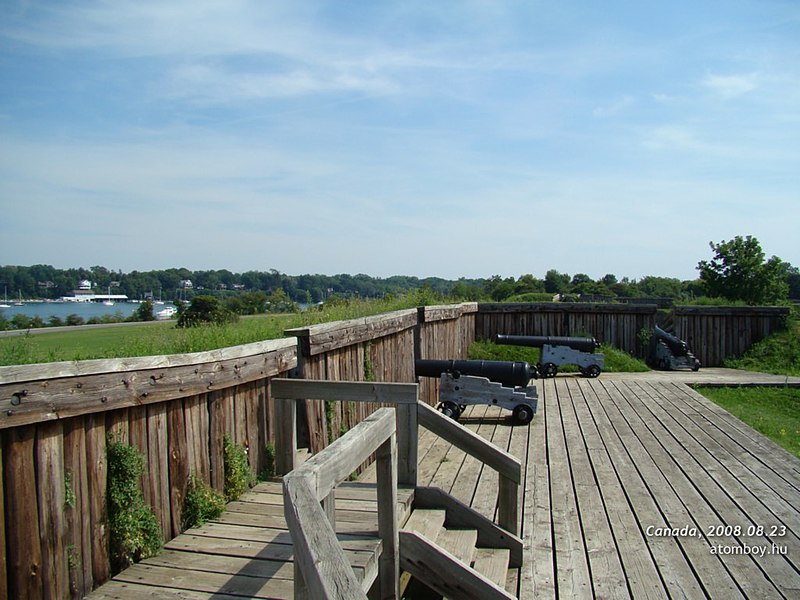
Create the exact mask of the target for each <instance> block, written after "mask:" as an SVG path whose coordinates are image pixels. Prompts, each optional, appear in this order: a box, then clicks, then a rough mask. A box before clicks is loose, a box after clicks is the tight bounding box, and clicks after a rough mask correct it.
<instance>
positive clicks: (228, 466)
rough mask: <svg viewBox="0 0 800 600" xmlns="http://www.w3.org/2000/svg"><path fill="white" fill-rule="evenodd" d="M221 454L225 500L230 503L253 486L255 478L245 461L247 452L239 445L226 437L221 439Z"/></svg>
mask: <svg viewBox="0 0 800 600" xmlns="http://www.w3.org/2000/svg"><path fill="white" fill-rule="evenodd" d="M222 452H223V460H224V464H225V499H226V500H227V501H228V502H232V501H234V500H237V499H238V498H239V496H241V495H242V494H244V493H245V492H246V491H247V490H248V489H249V488H251V487H252V486H253V485H255V477H254V476H253V472H252V471H251V470H250V463H249V462H248V461H247V451H246V450H245V449H244V447H243V446H241V445H240V444H234V443H233V440H232V439H231V437H230V436H228V435H226V436H225V437H224V438H223V441H222Z"/></svg>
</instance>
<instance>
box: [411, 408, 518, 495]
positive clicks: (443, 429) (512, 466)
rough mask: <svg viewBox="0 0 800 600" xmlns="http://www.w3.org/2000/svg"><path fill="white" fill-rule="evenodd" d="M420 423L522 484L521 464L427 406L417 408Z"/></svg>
mask: <svg viewBox="0 0 800 600" xmlns="http://www.w3.org/2000/svg"><path fill="white" fill-rule="evenodd" d="M417 409H418V419H419V423H420V424H421V425H422V426H423V427H425V428H427V429H429V430H431V431H432V432H433V433H435V434H437V435H439V436H441V437H443V438H445V439H447V440H448V441H449V442H450V443H452V444H454V445H456V446H458V447H459V448H461V449H462V450H464V451H465V452H468V453H470V454H472V455H473V456H475V457H476V458H478V459H479V460H481V461H483V462H484V463H486V464H487V465H489V466H490V467H492V468H493V469H495V470H496V471H498V472H499V473H502V474H503V475H505V476H506V477H508V478H509V479H511V480H512V481H514V482H515V483H519V482H520V462H519V460H517V459H516V458H515V457H513V456H511V455H510V454H508V453H507V452H504V451H502V450H500V449H499V448H497V447H496V446H494V445H492V444H491V443H489V442H487V441H486V440H484V439H483V438H482V437H480V436H478V435H476V434H475V433H473V432H472V431H470V430H468V429H466V428H465V427H462V426H461V425H459V424H458V423H456V422H455V421H453V420H452V419H448V418H447V417H445V416H443V415H442V414H441V413H440V412H439V411H437V410H436V409H434V408H431V407H430V406H428V405H426V404H422V403H420V404H419V405H418V407H417Z"/></svg>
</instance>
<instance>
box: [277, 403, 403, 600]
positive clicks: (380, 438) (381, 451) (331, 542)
mask: <svg viewBox="0 0 800 600" xmlns="http://www.w3.org/2000/svg"><path fill="white" fill-rule="evenodd" d="M395 431H396V426H395V411H394V409H391V408H381V409H378V410H377V411H375V412H374V413H372V414H371V415H370V416H369V417H367V418H366V419H365V420H364V421H362V422H361V423H359V424H358V425H356V426H355V427H353V428H352V429H351V430H350V431H348V432H347V433H346V434H345V435H344V436H342V437H340V438H339V439H338V440H336V441H335V442H333V443H332V444H331V445H330V446H328V447H327V448H325V449H324V450H322V451H321V452H319V453H318V454H316V455H315V456H314V457H312V458H310V459H309V460H307V461H306V462H305V463H304V464H303V465H302V466H300V467H298V468H297V469H294V470H293V471H291V472H290V473H288V474H287V475H285V476H284V478H283V496H284V514H285V516H286V521H287V524H288V526H289V532H290V534H291V536H292V540H293V543H294V555H295V560H294V564H295V597H306V594H308V595H310V597H312V598H321V599H322V598H324V599H328V598H330V599H341V600H349V599H350V598H364V599H366V597H367V596H366V593H365V591H364V590H363V589H362V586H361V585H360V584H359V583H358V580H357V579H356V576H355V573H354V572H353V570H352V568H351V567H350V564H349V562H348V561H347V559H346V557H345V554H344V551H343V550H342V548H341V546H340V545H339V543H338V541H337V539H336V533H335V530H334V523H333V522H332V519H331V517H332V515H333V513H334V503H335V494H333V493H332V492H333V490H334V488H335V486H336V485H338V484H339V483H341V482H342V481H344V480H345V479H346V478H347V477H348V476H349V475H350V473H352V471H353V470H354V469H355V468H356V467H357V466H358V465H360V464H361V463H363V462H364V461H365V460H366V459H367V457H368V456H369V455H370V454H372V453H373V452H376V451H377V476H378V477H377V493H378V536H379V537H380V538H381V542H382V543H381V556H380V559H379V575H378V576H379V579H380V590H381V598H382V599H389V598H397V597H398V595H399V590H398V582H399V561H400V551H399V543H400V542H399V532H398V523H397V441H396V435H395ZM321 501H325V502H327V503H328V505H327V506H326V507H323V505H321V504H320V502H321ZM367 583H369V582H367Z"/></svg>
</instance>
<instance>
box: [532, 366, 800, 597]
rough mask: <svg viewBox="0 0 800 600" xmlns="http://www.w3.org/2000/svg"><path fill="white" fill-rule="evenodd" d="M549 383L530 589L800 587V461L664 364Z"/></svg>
mask: <svg viewBox="0 0 800 600" xmlns="http://www.w3.org/2000/svg"><path fill="white" fill-rule="evenodd" d="M677 381H680V378H678V379H677ZM540 383H543V385H542V389H541V392H542V393H543V401H540V404H539V406H540V412H539V414H537V416H536V418H535V419H534V422H533V423H532V425H531V432H532V443H531V445H530V447H529V452H531V453H534V454H536V455H538V456H539V459H538V460H536V461H535V462H534V464H533V469H532V472H531V471H530V470H529V473H528V476H529V477H530V478H532V479H533V481H534V483H533V484H532V485H530V486H529V487H528V491H527V494H526V498H525V506H524V508H523V512H524V514H525V520H524V522H523V536H524V539H525V541H526V545H527V548H528V551H529V552H530V553H532V556H531V559H532V560H529V561H527V560H526V564H525V566H524V568H523V570H522V574H521V580H520V597H536V598H539V597H565V596H580V597H585V598H592V597H624V598H628V597H635V598H663V597H667V596H669V597H689V598H695V597H704V596H708V597H725V598H735V597H747V598H756V597H757V598H789V597H796V595H797V593H798V589H800V575H798V573H799V572H800V571H799V570H798V567H800V540H798V531H800V512H799V511H800V476H798V475H799V474H800V471H798V469H800V461H798V460H797V459H796V458H795V457H793V456H791V455H789V454H788V453H786V452H785V451H783V450H782V449H780V448H778V447H776V446H775V445H774V444H772V443H771V442H769V441H768V440H766V439H765V438H763V436H761V435H759V434H758V433H756V432H755V431H753V430H752V429H750V428H749V427H747V426H745V425H743V424H742V423H741V422H740V421H738V420H737V419H735V418H733V417H732V416H730V415H729V414H728V413H726V412H725V411H723V410H721V409H719V408H718V407H716V406H715V405H713V404H712V403H710V402H709V401H708V400H706V399H704V398H703V397H701V396H699V395H698V394H697V393H696V392H694V391H693V390H691V389H690V388H689V387H687V386H686V385H684V384H682V383H673V382H669V381H668V380H666V379H665V377H664V376H662V375H657V376H653V377H650V378H648V377H647V376H632V377H625V376H622V375H620V376H616V377H606V376H605V375H603V376H601V377H600V378H598V379H596V380H587V379H584V378H580V377H569V376H563V377H558V378H555V379H554V380H546V381H544V382H540ZM529 465H530V463H529ZM531 476H532V477H531ZM531 504H532V505H533V506H531ZM726 526H727V527H732V528H736V527H739V528H740V529H739V530H738V534H737V532H736V531H737V530H736V529H734V530H730V529H728V530H725V529H724V528H725V527H726ZM717 527H722V529H720V530H717V529H716V528H717ZM773 527H775V528H777V529H776V530H775V531H774V532H773V533H775V534H776V535H773V536H770V535H768V533H769V532H770V529H772V528H773ZM784 527H785V531H784ZM659 528H660V529H659ZM759 528H764V531H763V532H762V531H761V530H760V529H759ZM665 529H666V531H665ZM659 532H660V533H661V535H659ZM717 533H719V535H716V534H717ZM748 533H750V534H752V535H748ZM778 534H782V535H778ZM745 548H747V550H745ZM761 552H764V555H763V556H761V555H759V554H760V553H761Z"/></svg>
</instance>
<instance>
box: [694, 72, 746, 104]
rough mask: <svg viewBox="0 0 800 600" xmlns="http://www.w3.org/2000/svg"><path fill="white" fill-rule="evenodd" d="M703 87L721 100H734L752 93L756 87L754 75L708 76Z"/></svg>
mask: <svg viewBox="0 0 800 600" xmlns="http://www.w3.org/2000/svg"><path fill="white" fill-rule="evenodd" d="M703 85H704V86H705V87H707V88H708V89H710V90H711V91H713V92H714V93H716V94H719V95H720V96H722V97H723V98H726V99H729V98H735V97H737V96H741V95H743V94H746V93H748V92H752V91H753V90H754V89H756V86H757V77H756V75H755V74H749V75H708V76H706V77H705V79H703Z"/></svg>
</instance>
